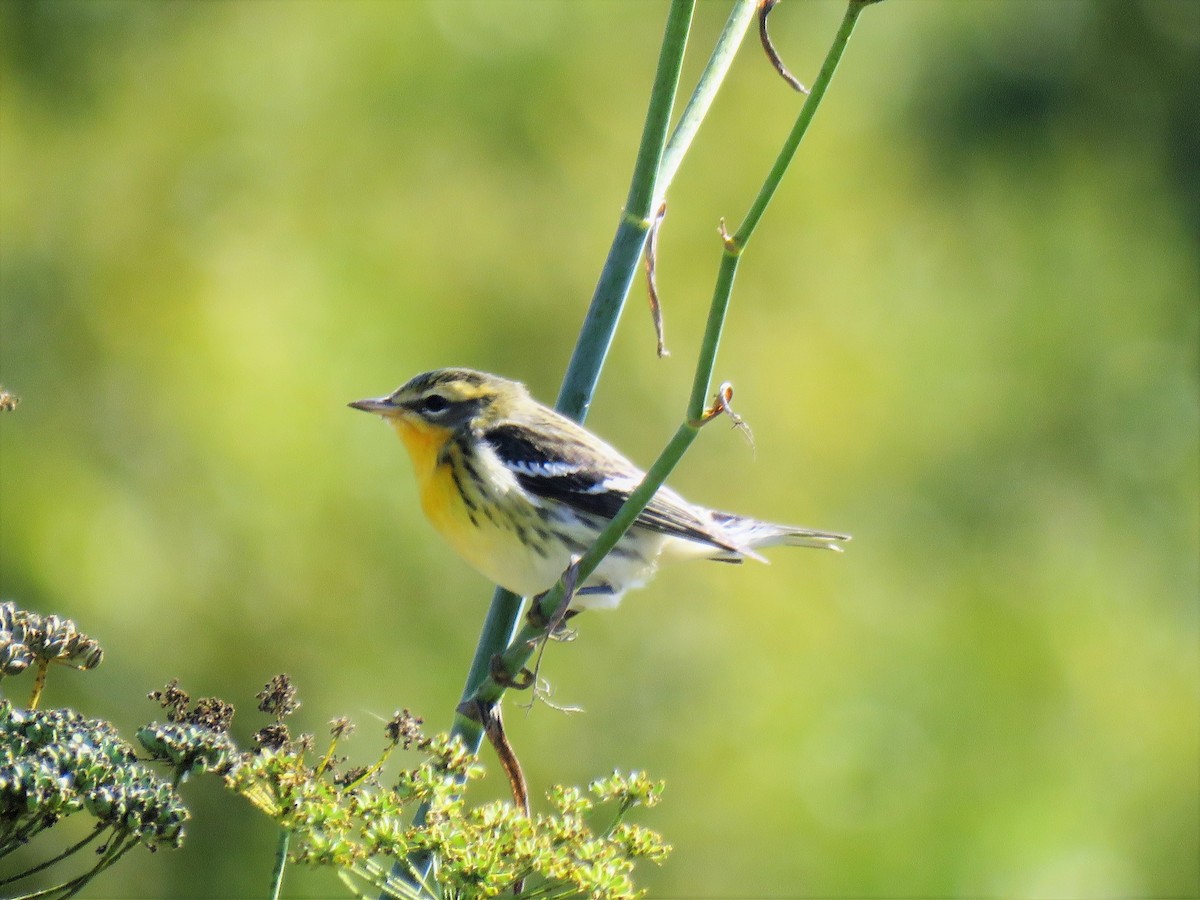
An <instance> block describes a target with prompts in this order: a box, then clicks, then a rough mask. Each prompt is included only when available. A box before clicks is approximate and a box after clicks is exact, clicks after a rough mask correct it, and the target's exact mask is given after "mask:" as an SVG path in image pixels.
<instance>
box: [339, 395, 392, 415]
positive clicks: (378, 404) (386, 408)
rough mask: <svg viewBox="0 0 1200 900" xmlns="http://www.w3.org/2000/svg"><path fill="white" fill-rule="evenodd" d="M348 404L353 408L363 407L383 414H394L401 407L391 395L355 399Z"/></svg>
mask: <svg viewBox="0 0 1200 900" xmlns="http://www.w3.org/2000/svg"><path fill="white" fill-rule="evenodd" d="M346 405H347V406H349V407H350V408H351V409H361V410H362V411H363V412H369V413H378V414H379V415H381V416H390V415H393V414H395V412H396V410H397V409H399V407H398V406H396V404H395V403H393V402H392V398H391V397H368V398H367V399H366V400H354V401H351V402H350V403H347V404H346Z"/></svg>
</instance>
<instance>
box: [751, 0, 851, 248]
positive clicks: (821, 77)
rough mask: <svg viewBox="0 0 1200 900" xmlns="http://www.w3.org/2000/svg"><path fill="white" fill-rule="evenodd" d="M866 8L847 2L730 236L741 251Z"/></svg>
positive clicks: (781, 175) (806, 129) (802, 136)
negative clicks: (780, 144) (793, 116)
mask: <svg viewBox="0 0 1200 900" xmlns="http://www.w3.org/2000/svg"><path fill="white" fill-rule="evenodd" d="M865 5H866V4H865V3H863V2H862V0H850V4H849V6H848V7H847V8H846V14H845V16H843V17H842V24H841V26H840V27H839V28H838V30H837V34H835V35H834V36H833V43H832V44H831V45H830V47H829V51H828V52H827V53H826V54H825V62H824V63H823V64H822V65H821V71H820V72H818V73H817V78H816V80H815V81H814V82H813V85H812V89H811V90H810V91H809V94H808V97H807V98H806V99H805V101H804V105H803V106H802V107H801V108H800V115H799V116H797V118H796V123H795V124H794V125H793V126H792V130H791V132H790V133H789V134H788V136H787V140H785V141H784V142H783V149H781V150H780V151H779V156H778V157H777V158H776V160H775V165H773V166H772V167H771V171H770V173H769V174H768V175H767V178H766V180H765V181H764V182H763V186H762V187H761V188H760V189H759V192H758V196H757V197H755V198H754V202H753V203H752V204H750V209H749V211H748V212H747V213H746V218H745V219H743V220H742V224H741V226H740V227H739V228H738V230H737V233H736V234H734V236H733V239H734V241H736V242H737V243H738V244H739V245H740V246H741V247H743V248H744V247H745V246H746V244H747V243H749V241H750V236H751V234H753V233H754V229H755V228H756V227H758V222H759V220H760V219H761V218H762V217H763V213H765V212H766V211H767V206H768V204H770V202H771V198H772V197H774V196H775V191H776V190H777V189H778V188H779V184H780V182H781V181H783V176H784V173H785V172H787V169H788V166H789V165H791V162H792V158H793V157H794V156H795V155H796V149H797V148H798V147H799V146H800V141H801V140H803V139H804V133H805V132H806V131H808V126H809V123H811V122H812V120H813V116H814V115H816V113H817V107H818V106H820V105H821V99H822V98H823V97H824V96H825V91H826V90H827V89H828V87H829V83H830V82H831V81H833V73H834V72H836V71H837V67H838V63H839V62H841V59H842V54H843V53H844V52H845V50H846V44H847V43H849V41H850V34H851V33H852V32H853V31H854V24H855V23H856V22H857V21H858V16H859V14H860V13H861V12H862V11H863V8H864V6H865Z"/></svg>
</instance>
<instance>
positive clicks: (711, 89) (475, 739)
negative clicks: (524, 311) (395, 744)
mask: <svg viewBox="0 0 1200 900" xmlns="http://www.w3.org/2000/svg"><path fill="white" fill-rule="evenodd" d="M756 8H757V0H737V2H736V3H735V4H734V8H733V11H732V12H731V13H730V15H729V18H728V20H727V21H726V22H725V27H724V28H723V29H722V31H721V34H720V36H719V37H718V38H717V43H716V45H715V46H714V48H713V52H712V55H711V56H710V57H709V60H708V63H707V65H706V66H705V68H704V71H703V72H702V73H701V75H700V78H699V80H698V81H697V83H696V88H695V90H694V91H693V92H692V95H691V98H690V99H689V100H688V103H687V106H686V107H684V110H683V113H682V115H681V116H680V118H679V122H678V123H677V124H676V126H675V128H674V130H673V131H672V132H671V137H670V139H669V140H668V141H667V145H666V147H665V148H664V149H663V152H662V159H661V166H660V168H659V171H658V174H657V176H653V173H650V174H647V173H646V172H644V171H643V169H642V168H641V167H636V168H635V174H634V180H638V179H646V178H649V177H652V176H653V177H654V190H653V200H652V201H651V203H650V204H649V206H648V207H646V208H644V209H642V210H641V211H640V212H641V216H640V219H639V218H638V216H637V215H636V214H635V216H634V221H633V222H629V221H627V219H626V217H622V219H621V223H620V225H619V227H618V229H617V233H616V235H615V236H614V237H613V243H612V246H611V247H610V249H609V253H608V258H607V259H606V261H605V265H604V269H603V271H602V272H601V277H600V280H599V282H598V283H597V285H596V290H595V293H594V295H593V297H592V304H591V306H590V307H589V311H588V318H587V319H585V321H584V327H583V329H582V330H581V332H580V336H579V341H578V346H577V348H576V352H575V355H574V356H573V357H572V364H571V365H570V366H569V367H568V369H567V374H566V377H565V378H564V379H563V384H562V388H561V390H560V392H559V396H558V404H557V408H558V410H559V412H561V413H563V414H564V415H569V416H571V417H572V418H574V419H575V420H576V421H580V422H582V421H583V420H584V419H585V418H586V417H587V412H588V407H589V405H590V403H591V398H592V394H593V392H594V391H595V387H596V381H597V379H598V378H599V374H600V366H602V365H603V359H604V356H605V355H606V354H607V351H608V346H609V345H610V344H611V340H612V334H613V332H614V331H615V329H616V325H617V320H618V319H619V317H620V314H621V310H622V307H623V304H624V298H625V296H626V295H627V294H628V291H629V286H630V285H631V284H632V283H633V276H634V273H635V272H636V270H637V261H638V259H639V258H640V257H641V253H642V249H643V247H644V246H645V242H646V235H647V234H648V230H647V228H645V227H639V226H638V222H639V221H640V222H641V223H643V224H645V222H646V221H647V220H648V218H649V217H650V215H652V213H653V211H654V210H655V209H656V208H657V206H658V204H659V203H661V202H662V197H663V196H664V195H665V194H666V191H667V188H668V187H669V186H670V184H671V182H672V181H673V180H674V178H675V174H676V172H677V171H678V170H679V166H680V163H682V161H683V157H684V155H685V154H686V153H687V151H688V149H689V148H690V147H691V143H692V140H693V139H694V138H695V136H696V132H697V131H698V130H699V128H700V124H701V123H702V122H703V120H704V117H705V116H706V115H707V113H708V110H709V107H710V106H712V102H713V99H714V98H715V97H716V95H717V91H718V89H719V88H720V86H721V84H722V83H723V81H724V79H725V76H726V74H728V72H729V67H730V66H731V65H732V64H733V59H734V56H735V55H736V54H737V50H738V47H739V46H740V44H741V41H742V38H743V37H745V34H746V30H747V28H748V27H749V25H750V22H751V21H752V20H753V18H754V11H755V9H756ZM668 39H669V33H668ZM661 68H662V67H661V65H660V70H661ZM677 80H678V79H677V78H676V81H677ZM659 93H660V92H658V91H655V96H654V98H652V101H651V107H652V109H653V108H657V107H658V106H659V105H660V103H659V100H658V98H657V95H658V94H659ZM655 118H656V121H657V120H658V119H659V117H658V116H656V117H655ZM646 132H647V133H648V134H649V133H653V132H652V131H651V129H650V128H649V127H648V128H647V129H646ZM639 158H642V156H641V155H639ZM644 193H645V192H644V191H638V192H636V194H635V191H634V189H633V185H632V184H631V186H630V196H631V197H635V196H636V197H642V196H644ZM614 298H616V299H615V300H614ZM597 335H599V337H598V338H597ZM583 346H595V347H598V348H602V350H601V352H599V353H597V354H590V355H589V354H585V353H583V352H582V351H581V350H580V349H579V347H583ZM576 360H578V364H576ZM521 602H522V601H521V598H520V597H518V596H516V595H515V594H513V593H511V592H510V591H506V590H504V589H503V588H498V589H497V590H496V592H495V594H494V595H493V596H492V602H491V606H490V607H489V608H488V614H487V617H486V618H485V620H484V623H483V628H482V630H481V632H480V636H479V641H478V643H477V645H476V652H475V657H474V659H473V660H472V662H471V668H470V670H469V672H468V674H467V680H466V686H465V688H464V690H463V699H466V698H468V697H470V696H471V695H472V694H473V693H474V692H475V689H476V688H477V687H478V686H479V685H480V683H481V682H482V681H483V679H484V678H486V677H487V674H488V666H489V664H490V662H491V659H492V657H493V656H495V655H496V654H497V653H499V652H500V651H501V650H503V649H504V648H505V647H507V646H508V645H509V644H511V643H512V641H513V638H514V636H515V635H516V633H517V627H516V626H517V621H518V618H519V617H520V614H521ZM473 724H474V723H472V725H473ZM463 727H465V726H463ZM476 730H477V729H476V728H475V727H471V728H467V729H466V731H464V732H462V733H461V736H462V737H464V738H470V739H471V740H470V741H469V743H468V745H469V746H473V747H476V748H478V746H479V739H480V737H481V736H482V732H479V735H475V734H474V732H475V731H476Z"/></svg>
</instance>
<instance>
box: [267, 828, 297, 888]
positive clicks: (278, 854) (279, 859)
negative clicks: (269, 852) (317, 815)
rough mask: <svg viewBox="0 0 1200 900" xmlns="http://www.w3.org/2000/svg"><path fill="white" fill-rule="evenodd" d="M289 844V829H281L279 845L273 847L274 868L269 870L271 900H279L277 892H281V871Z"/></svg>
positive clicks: (290, 840) (290, 835)
mask: <svg viewBox="0 0 1200 900" xmlns="http://www.w3.org/2000/svg"><path fill="white" fill-rule="evenodd" d="M291 842H292V832H291V829H289V828H281V829H280V830H279V843H278V844H276V845H275V867H274V868H273V869H272V870H271V893H270V895H269V896H270V898H271V900H279V892H280V891H281V890H283V870H284V869H285V868H287V855H288V845H289V844H291Z"/></svg>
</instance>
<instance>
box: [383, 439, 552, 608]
mask: <svg viewBox="0 0 1200 900" xmlns="http://www.w3.org/2000/svg"><path fill="white" fill-rule="evenodd" d="M391 424H392V427H393V428H395V430H396V433H397V434H398V435H399V436H400V440H401V441H403V442H404V446H405V448H406V449H407V450H408V454H409V457H410V458H411V459H412V464H413V471H414V472H415V473H416V476H417V487H418V490H419V492H420V497H421V509H422V510H424V512H425V515H426V517H428V519H429V521H430V524H432V525H433V527H434V528H435V529H437V532H438V534H440V535H441V536H442V537H443V538H444V539H445V540H446V542H447V543H449V544H450V546H451V547H453V548H454V550H455V551H457V553H458V554H459V555H460V556H461V557H463V559H465V560H466V561H467V562H468V563H469V564H470V565H471V566H472V567H473V568H474V569H475V570H476V571H478V572H481V573H482V574H483V575H485V576H486V577H487V578H489V579H490V580H492V581H493V582H495V583H496V584H500V585H503V586H504V587H507V588H508V589H509V590H511V591H515V592H516V593H519V594H530V593H536V592H537V591H540V590H544V589H545V588H546V587H548V586H549V585H550V584H552V583H553V581H554V579H555V578H557V576H558V573H559V572H560V571H561V570H562V568H563V566H565V562H564V563H563V564H562V565H557V564H556V563H552V564H551V565H550V568H549V569H548V570H546V571H542V569H543V568H544V567H545V566H546V561H545V560H543V559H542V558H540V557H538V558H536V560H535V559H532V558H531V555H530V550H529V548H527V547H525V546H524V545H523V544H522V542H521V541H520V540H519V539H518V537H517V535H516V533H515V532H514V531H513V530H511V529H509V528H504V527H502V526H501V525H500V524H499V523H500V522H502V521H504V515H505V514H504V512H503V511H502V510H501V508H500V507H499V506H494V507H493V508H492V510H491V513H492V514H491V515H487V514H485V513H484V512H483V510H482V506H481V504H482V503H485V502H486V503H491V504H495V503H497V501H498V499H499V498H497V497H489V498H488V499H486V500H484V499H483V498H482V497H481V496H479V492H478V489H477V487H476V488H474V489H472V487H471V486H469V485H464V486H463V487H465V488H466V489H468V490H471V493H472V495H473V497H474V508H473V509H472V507H471V506H469V505H468V504H467V502H466V501H464V499H463V496H462V491H461V490H460V485H459V484H458V483H456V482H455V479H454V474H453V471H454V470H453V467H452V466H451V464H450V461H449V459H448V456H447V455H446V454H444V453H443V450H444V448H445V447H446V442H447V441H448V440H449V439H450V432H449V431H448V430H447V429H444V428H437V427H431V426H430V425H429V424H427V423H425V422H422V421H407V420H405V419H400V418H397V419H392V420H391ZM451 452H453V451H451ZM503 474H504V476H505V477H506V478H508V479H509V480H511V475H508V474H507V473H503ZM460 477H465V476H460Z"/></svg>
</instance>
